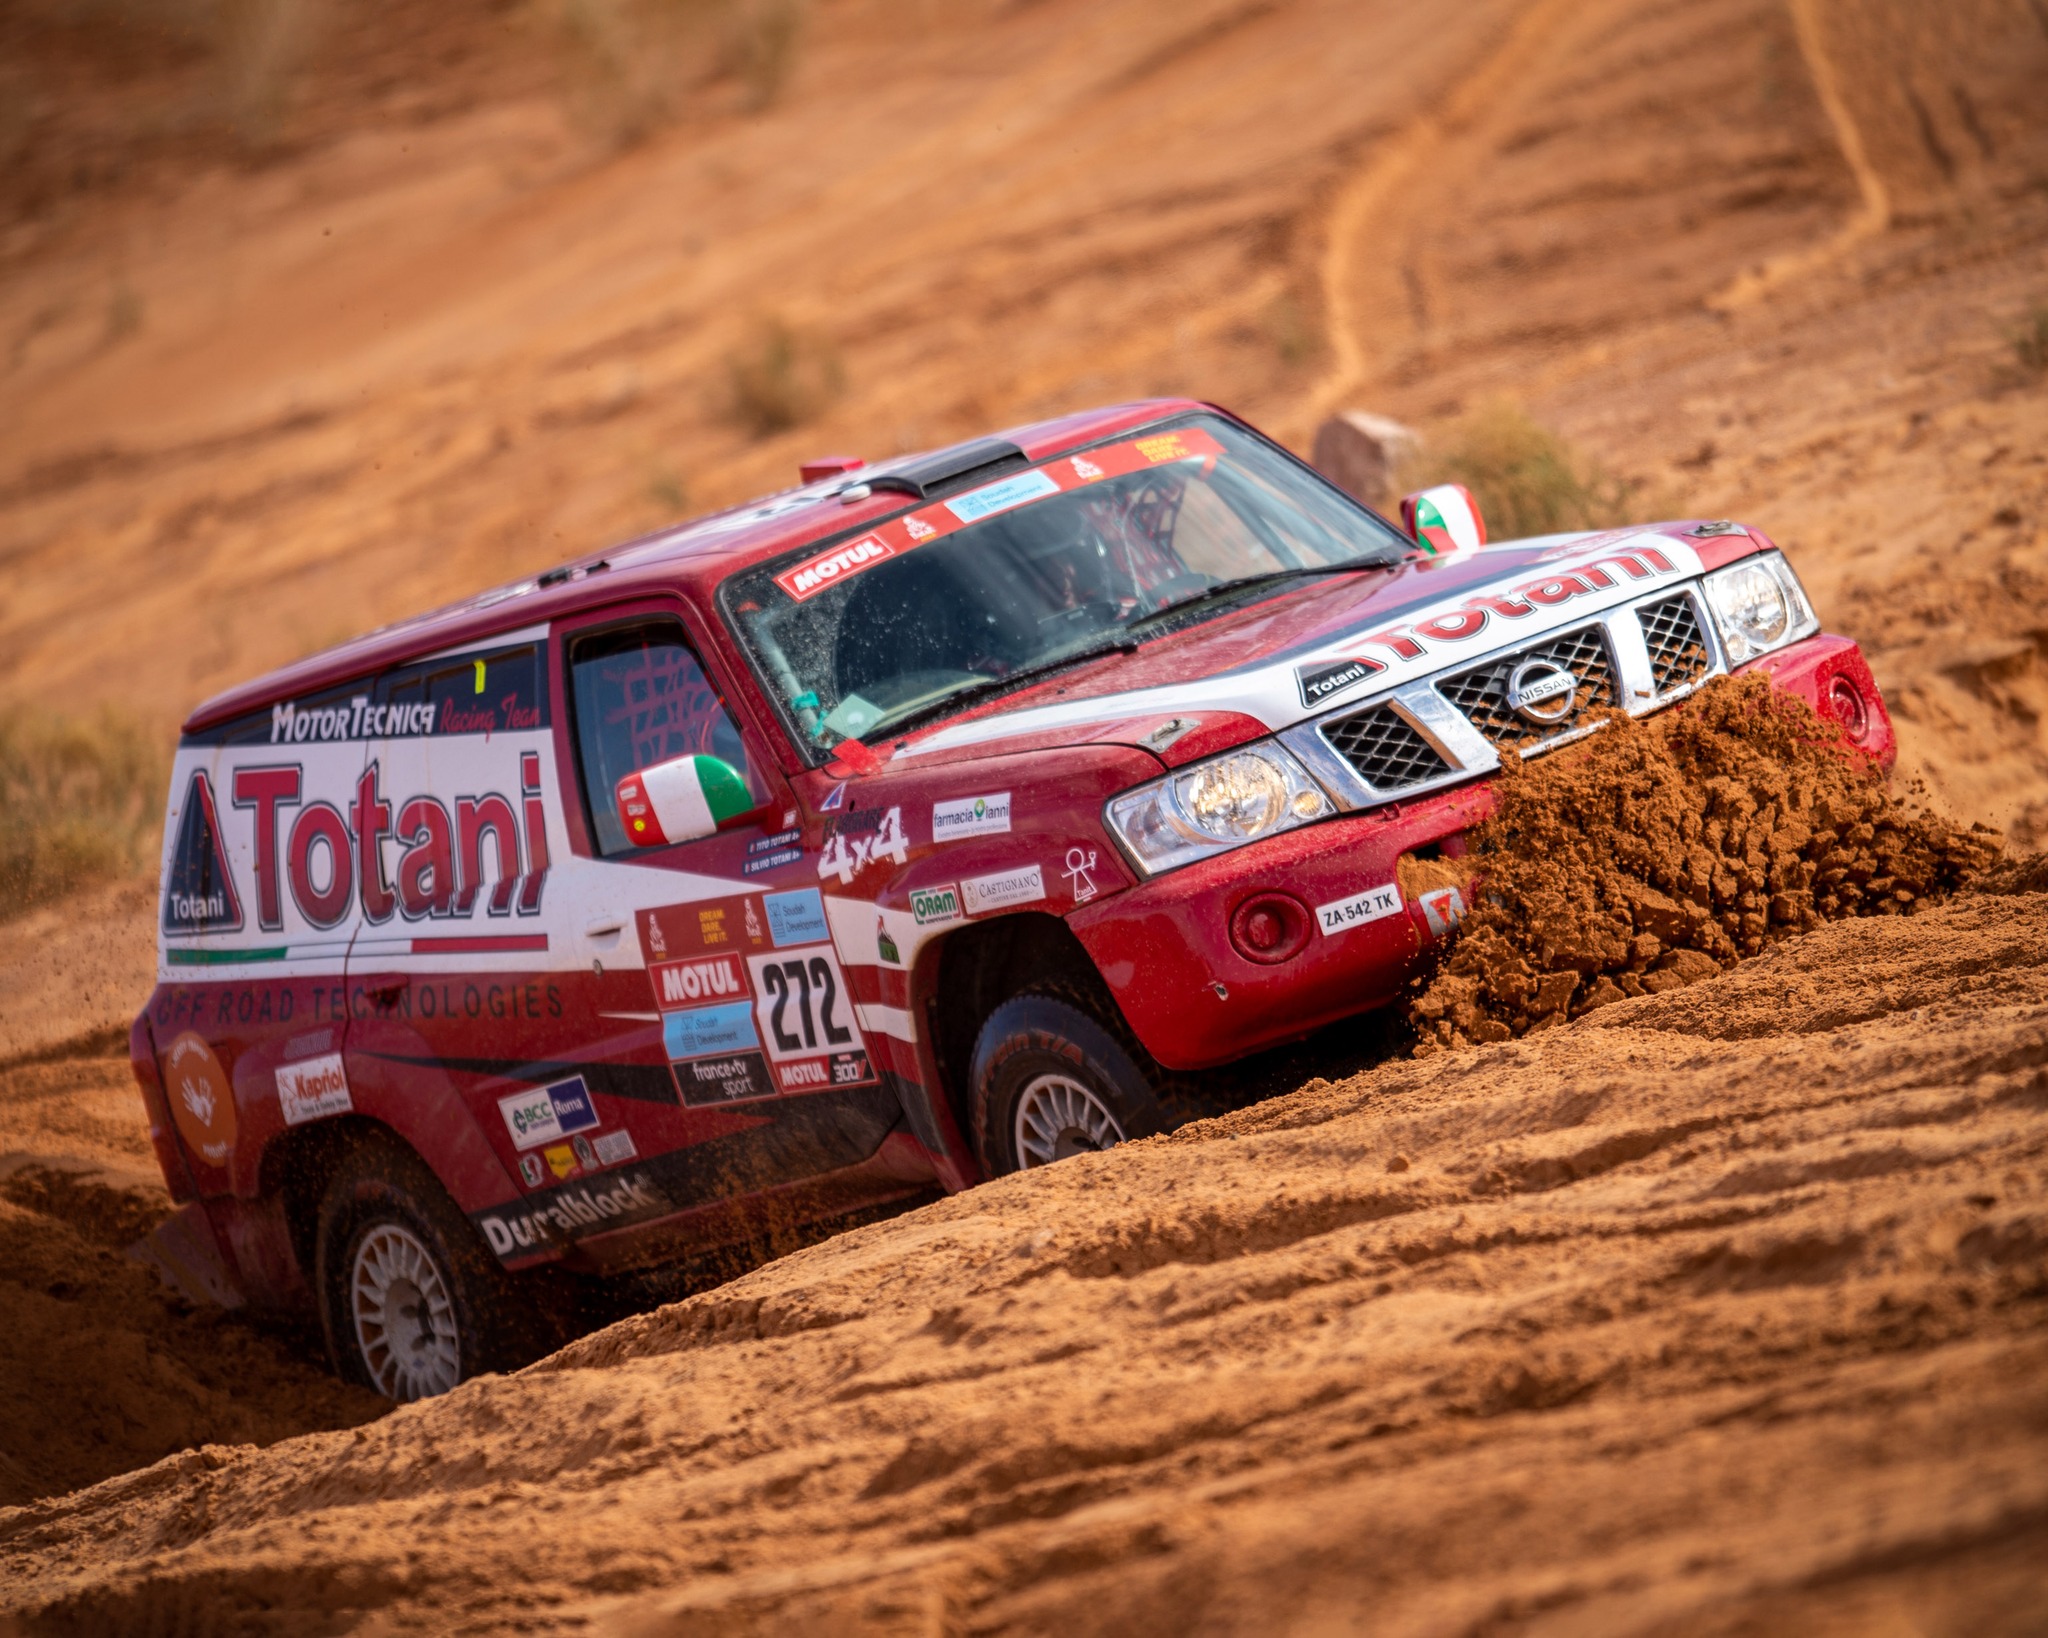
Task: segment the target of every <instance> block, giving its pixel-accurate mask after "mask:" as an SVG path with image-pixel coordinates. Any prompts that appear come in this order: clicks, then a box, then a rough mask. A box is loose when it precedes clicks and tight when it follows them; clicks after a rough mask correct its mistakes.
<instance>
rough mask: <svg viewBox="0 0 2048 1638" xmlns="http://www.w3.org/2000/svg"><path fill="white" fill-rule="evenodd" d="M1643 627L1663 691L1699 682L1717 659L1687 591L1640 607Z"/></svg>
mask: <svg viewBox="0 0 2048 1638" xmlns="http://www.w3.org/2000/svg"><path fill="white" fill-rule="evenodd" d="M1636 619H1637V621H1638V622H1639V623H1640V624H1641V625H1642V628H1643V641H1644V643H1646V644H1647V645H1648V646H1649V650H1650V676H1651V678H1652V680H1653V681H1654V683H1655V685H1656V691H1657V692H1658V693H1659V694H1668V693H1670V692H1671V691H1672V689H1674V688H1684V687H1685V686H1686V685H1687V684H1689V683H1696V682H1698V681H1699V680H1700V678H1702V677H1704V676H1705V675H1706V674H1707V668H1708V667H1709V666H1710V665H1711V664H1712V663H1713V660H1712V658H1711V656H1709V655H1708V653H1707V640H1706V638H1705V637H1703V636H1701V635H1700V623H1699V619H1698V617H1697V616H1696V615H1695V614H1694V613H1693V608H1692V599H1691V598H1690V597H1688V596H1687V595H1686V594H1685V593H1684V592H1680V593H1679V594H1678V595H1677V596H1676V597H1667V598H1665V599H1664V601H1663V602H1661V603H1651V604H1650V605H1648V606H1647V607H1645V608H1640V609H1637V610H1636Z"/></svg>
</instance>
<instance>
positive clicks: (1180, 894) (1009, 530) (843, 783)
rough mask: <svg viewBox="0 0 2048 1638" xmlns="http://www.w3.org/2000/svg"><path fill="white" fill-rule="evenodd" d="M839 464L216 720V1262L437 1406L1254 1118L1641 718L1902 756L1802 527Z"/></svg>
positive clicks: (1225, 438) (189, 869)
mask: <svg viewBox="0 0 2048 1638" xmlns="http://www.w3.org/2000/svg"><path fill="white" fill-rule="evenodd" d="M805 477H806V479H807V480H809V481H807V482H806V483H805V485H804V486H803V487H802V488H799V489H795V490H791V491H789V492H787V493H785V494H781V495H777V496H775V497H773V498H771V499H768V500H766V501H762V502H759V503H756V504H753V505H749V506H745V507H740V508H738V509H735V510H733V511H729V512H725V513H721V514H719V515H717V516H715V517H711V518H707V519H704V520H701V521H699V522H696V523H691V524H688V525H685V526H683V527H680V528H676V529H672V530H668V531H666V532H664V533H661V534H659V535H655V536H652V537H649V538H647V539H644V540H641V541H637V542H634V543H632V544H630V545H627V546H623V547H618V548H614V549H612V550H610V551H608V552H605V553H604V554H603V555H601V556H593V557H590V558H585V559H582V560H580V561H577V562H574V563H570V564H567V565H565V566H563V567H561V568H558V569H555V570H552V571H550V572H548V573H546V574H543V575H541V576H539V577H538V578H537V579H532V580H524V581H520V582H519V583H517V584H514V585H510V586H504V587H501V588H499V589H497V590H495V591H491V592H487V593H485V594H483V595H482V596H480V597H476V598H473V599H471V600H470V601H468V602H466V603H462V604H459V605H457V606H455V607H452V608H448V609H444V610H442V611H440V612H439V613H436V614H432V615H428V616H425V617H422V618H420V619H417V620H413V621H409V622H406V623H404V624H401V625H397V626H392V627H388V628H386V629H384V630H382V631H378V632H373V633H372V634H370V635H369V636H367V637H363V638H360V639H358V640H356V641H354V642H352V643H349V644H346V645H344V646H343V647H341V648H338V649H335V650H333V651H331V652H329V653H326V654H323V655H320V656H318V657H317V658H314V659H311V660H308V661H305V662H303V663H301V664H298V665H295V666H291V667H287V668H286V669H284V670H282V671H278V672H275V673H273V674H272V675H270V676H267V677H264V678H262V679H260V680H258V681H256V682H253V683H250V684H248V685H247V686H245V687H242V688H237V689H235V690H233V691H231V692H229V693H226V694H223V695H221V696H220V697H218V698H216V699H214V700H211V701H209V702H208V703H207V704H205V705H203V706H202V707H200V708H199V709H198V710H197V711H195V712H194V713H193V715H192V717H191V719H190V720H189V721H188V722H187V724H186V725H185V731H184V736H183V739H182V741H181V744H180V748H179V752H178V757H177V763H176V771H175V775H174V778H173V783H172V791H171V800H170V812H169V819H168V823H167V826H166V830H165V846H164V862H163V904H162V924H161V926H162V938H161V955H160V968H159V973H158V984H157V988H156V991H155V993H154V994H153V995H152V996H151V997H150V1000H149V1003H148V1005H147V1007H146V1008H145V1009H144V1010H143V1012H142V1014H141V1016H140V1017H139V1018H137V1020H136V1022H135V1026H134V1030H133V1034H132V1036H131V1051H132V1055H133V1060H134V1066H135V1071H136V1074H137V1076H138V1078H139V1079H140V1081H141V1084H142V1089H143V1093H144V1096H145V1098H146V1100H147V1102H148V1105H149V1109H150V1114H151V1119H152V1129H153V1132H154V1135H155V1139H156V1145H157V1150H158V1155H159V1158H160V1159H161V1162H162V1165H163V1169H164V1175H165V1177H166V1178H167V1179H168V1180H169V1183H170V1186H171V1189H172V1192H173V1194H174V1195H175V1196H176V1197H177V1198H178V1199H179V1200H180V1201H182V1202H189V1203H190V1204H189V1205H188V1206H187V1207H186V1210H185V1213H184V1216H183V1219H182V1227H181V1232H182V1233H183V1234H184V1236H185V1243H186V1245H187V1246H188V1248H189V1247H190V1246H191V1245H193V1244H203V1245H204V1247H205V1248H206V1251H207V1253H208V1255H211V1256H217V1258H218V1262H219V1266H220V1275H221V1277H224V1278H225V1279H226V1280H227V1281H228V1282H229V1283H230V1284H231V1286H232V1287H233V1288H234V1290H235V1291H237V1292H238V1293H239V1294H240V1295H241V1296H242V1297H244V1298H245V1299H247V1300H249V1301H251V1302H254V1303H257V1304H260V1305H269V1306H292V1305H299V1306H313V1307H316V1308H317V1309H318V1310H319V1312H320V1313H321V1315H322V1317H323V1319H324V1322H325V1325H326V1330H327V1335H328V1338H329V1342H330V1346H331V1348H332V1351H333V1354H334V1357H335V1359H336V1361H337V1363H338V1365H339V1366H340V1367H341V1368H342V1369H343V1370H344V1371H346V1372H347V1373H348V1374H351V1375H353V1376H355V1377H357V1378H358V1379H360V1380H362V1381H365V1382H368V1383H370V1384H372V1385H374V1386H375V1387H377V1388H379V1389H381V1390H382V1391H384V1392H385V1393H387V1394H389V1395H392V1396H394V1397H397V1398H412V1397H416V1396H419V1395H422V1394H428V1393H434V1392H438V1391H440V1390H443V1389H446V1388H448V1387H451V1386H452V1385H453V1384H454V1383H455V1382H457V1381H458V1380H460V1379H461V1378H462V1377H464V1376H466V1375H469V1374H471V1373H473V1372H475V1371H477V1370H480V1369H485V1368H490V1367H492V1366H495V1365H498V1364H502V1363H505V1362H507V1361H509V1360H512V1359H515V1358H516V1357H517V1356H518V1353H519V1351H520V1349H521V1348H522V1347H524V1346H530V1345H531V1334H530V1327H529V1326H528V1325H527V1324H526V1316H527V1315H528V1313H529V1312H530V1311H531V1310H532V1309H533V1308H534V1307H535V1306H536V1305H537V1304H538V1302H539V1300H540V1298H541V1296H542V1294H543V1289H542V1288H543V1285H544V1284H545V1282H546V1281H549V1280H552V1281H554V1282H556V1283H557V1284H560V1283H563V1281H564V1279H565V1274H566V1273H573V1272H581V1273H584V1274H589V1275H616V1274H620V1273H624V1272H628V1271H633V1270H645V1269H648V1268H650V1267H656V1266H660V1265H662V1264H665V1263H672V1262H673V1261H674V1260H675V1259H676V1258H677V1257H678V1256H680V1255H682V1254H685V1253H688V1252H691V1251H694V1250H699V1249H702V1248H704V1247H707V1246H715V1245H718V1244H721V1243H731V1242H737V1241H744V1240H749V1239H753V1238H757V1237H759V1236H760V1235H762V1234H763V1233H764V1232H765V1231H767V1230H768V1229H770V1228H773V1227H776V1226H787V1225H792V1224H799V1223H803V1222H806V1221H813V1220H818V1219H822V1218H827V1217H832V1216H836V1215H839V1214H843V1213H845V1212H848V1211H850V1210H855V1209H859V1208H863V1207H868V1206H873V1205H876V1204H879V1203H884V1202H887V1201H890V1200H893V1199H900V1198H903V1197H905V1196H908V1195H911V1194H914V1193H916V1192H919V1191H927V1190H930V1189H931V1188H933V1187H934V1186H938V1187H942V1188H945V1189H949V1190H952V1189H961V1188H965V1187H967V1186H968V1185H970V1184H972V1183H973V1182H975V1181H976V1180H977V1179H979V1178H982V1177H986V1176H989V1175H991V1174H995V1173H1001V1172H1007V1171H1011V1170H1014V1169H1016V1168H1019V1167H1029V1166H1035V1165H1042V1164H1045V1163H1047V1162H1049V1161H1053V1160H1056V1159H1058V1158H1060V1157H1062V1156H1064V1155H1067V1154H1070V1153H1073V1152H1075V1151H1077V1150H1085V1149H1097V1148H1101V1147H1104V1146H1106V1145H1109V1144H1113V1143H1115V1142H1117V1141H1118V1140H1119V1139H1122V1138H1129V1137H1135V1136H1137V1135H1139V1134H1142V1133H1147V1132H1154V1131H1158V1130H1161V1129H1162V1128H1165V1127H1167V1126H1169V1125H1171V1124H1173V1123H1175V1122H1176V1121H1177V1120H1180V1119H1183V1118H1186V1117H1187V1116H1188V1115H1190V1114H1192V1113H1196V1112H1199V1111H1200V1110H1201V1109H1202V1108H1203V1107H1204V1105H1203V1104H1202V1102H1201V1097H1202V1094H1201V1092H1200V1090H1199V1083H1197V1082H1193V1081H1191V1080H1189V1079H1188V1077H1187V1076H1186V1075H1185V1074H1184V1073H1182V1072H1186V1071H1192V1070H1199V1069H1202V1068H1204V1067H1207V1066H1212V1065H1218V1064H1222V1063H1225V1062H1227V1061H1230V1060H1234V1059H1239V1058H1242V1057H1244V1056H1245V1055H1247V1054H1250V1053H1254V1052H1257V1051H1259V1050H1260V1049H1262V1048H1266V1047H1270V1046H1273V1045H1275V1044H1277V1043H1281V1042H1285V1041H1289V1040H1293V1039H1298V1038H1299V1037H1301V1036H1303V1035H1305V1034H1307V1033H1308V1032H1310V1031H1312V1030H1315V1029H1316V1028H1318V1027H1319V1026H1321V1025H1324V1024H1327V1023H1329V1022H1331V1021H1333V1020H1336V1019H1338V1018H1341V1017H1343V1016H1346V1015H1349V1014H1353V1013H1357V1012H1360V1011H1362V1010H1364V1009H1366V1008H1370V1007H1375V1006H1378V1005H1381V1004H1382V1003H1384V1002H1386V1001H1388V1000H1389V999H1390V998H1392V997H1393V996H1394V995H1395V994H1396V993H1397V992H1398V991H1399V990H1400V988H1401V986H1402V984H1403V982H1404V981H1405V980H1406V979H1407V978H1408V977H1409V976H1410V975H1411V974H1412V973H1413V972H1414V971H1415V970H1416V964H1417V961H1418V959H1419V958H1420V957H1421V956H1422V955H1423V954H1424V953H1425V951H1426V949H1427V947H1428V945H1429V944H1430V942H1431V940H1432V939H1433V938H1435V937H1437V936H1440V935H1441V934H1442V933H1443V932H1444V931H1447V930H1448V928H1449V926H1450V925H1451V923H1452V922H1453V921H1455V919H1456V916H1457V914H1458V911H1459V909H1460V907H1459V906H1458V905H1457V904H1456V902H1455V894H1454V893H1452V892H1450V891H1448V890H1447V891H1446V892H1444V893H1441V894H1437V895H1430V896H1427V897H1426V901H1418V902H1410V901H1409V900H1408V899H1407V898H1406V897H1404V894H1403V891H1402V888H1401V885H1400V879H1399V876H1398V873H1397V870H1396V864H1397V861H1398V860H1399V859H1400V858H1401V856H1402V855H1403V854H1410V853H1417V852H1421V853H1423V854H1425V855H1427V854H1429V853H1431V852H1432V851H1441V852H1450V853H1456V852H1457V851H1458V849H1459V847H1460V845H1461V843H1460V838H1461V835H1462V833H1463V832H1464V831H1465V829H1466V828H1467V827H1468V826H1470V825H1471V824H1473V823H1474V822H1475V821H1476V820H1477V819H1478V818H1480V817H1481V816H1483V815H1484V813H1485V812H1486V811H1487V804H1488V780H1487V776H1488V775H1489V774H1490V773H1491V772H1493V771H1494V770H1495V769H1496V768H1497V767H1498V766H1499V765H1500V759H1501V758H1502V757H1504V756H1529V755H1533V754H1535V753H1537V752H1539V751H1542V750H1545V749H1547V748H1549V747H1551V746H1554V745H1557V744H1559V743H1561V742H1562V741H1564V740H1566V739H1569V738H1571V737H1573V736H1574V735H1575V734H1578V733H1581V732H1584V731H1587V730H1588V727H1589V725H1590V723H1591V721H1592V719H1593V718H1595V717H1596V716H1597V715H1598V714H1600V713H1604V712H1606V711H1608V710H1610V709H1612V708H1620V709H1622V710H1626V711H1630V712H1647V711H1653V710H1656V709H1658V708H1660V707H1662V706H1665V705H1668V704H1670V703H1671V702H1672V701H1674V700H1676V699H1679V698H1681V697H1682V696H1684V695H1685V694H1686V693H1688V692H1689V691H1690V690H1692V689H1694V688H1696V687H1698V686H1699V685H1700V684H1701V683H1702V682H1703V681H1705V680H1706V679H1707V678H1709V677H1711V676H1714V675H1716V674H1718V673H1721V672H1724V671H1728V670H1732V669H1739V668H1745V667H1754V668H1759V669H1762V670H1764V671H1767V672H1768V673H1770V674H1771V675H1772V677H1773V678H1774V680H1775V681H1776V683H1777V684H1778V685H1779V686H1781V687H1783V688H1786V689H1789V690H1792V691H1794V692H1796V693H1798V694H1800V695H1802V696H1804V697H1805V698H1806V699H1808V700H1810V701H1811V702H1813V703H1814V704H1815V705H1816V706H1817V707H1818V708H1820V709H1821V710H1823V711H1827V712H1830V713H1832V714H1833V715H1834V716H1836V717H1837V718H1838V719H1839V720H1840V721H1841V722H1842V724H1843V726H1844V729H1845V732H1846V733H1847V734H1848V735H1849V737H1850V738H1851V739H1852V740H1854V741H1855V742H1857V743H1858V744H1859V745H1861V746H1862V747H1863V748H1864V749H1865V750H1866V751H1867V752H1868V753H1870V754H1871V755H1872V756H1873V757H1874V758H1876V759H1877V760H1879V761H1884V760H1887V759H1888V758H1889V757H1890V755H1891V751H1892V740H1891V728H1890V723H1889V720H1888V719H1887V717H1886V715H1885V711H1884V707H1883V705H1882V703H1881V702H1880V700H1879V698H1878V694H1877V691H1876V689H1875V688H1874V687H1873V685H1872V683H1871V679H1870V673H1869V671H1868V669H1867V668H1866V666H1865V665H1864V663H1863V660H1862V658H1861V656H1860V655H1859V653H1858V652H1857V649H1856V647H1855V645H1854V644H1853V643H1851V642H1849V641H1847V640H1845V639H1843V638H1839V637H1831V636H1824V635H1821V634H1820V633H1819V631H1818V627H1817V622H1816V620H1815V618H1814V616H1813V613H1812V611H1811V609H1810V608H1809V606H1808V604H1807V600H1806V597H1805V595H1804V594H1803V593H1802V591H1801V589H1800V586H1799V582H1798V580H1797V578H1796V577H1795V576H1794V575H1793V573H1792V570H1791V568H1790V567H1789V566H1788V565H1787V564H1786V562H1785V560H1784V558H1783V557H1782V556H1781V555H1780V554H1779V553H1778V551H1777V550H1776V548H1775V547H1773V545H1772V544H1771V542H1770V541H1769V540H1768V539H1766V538H1765V537H1764V536H1763V535H1761V534H1759V533H1758V532H1756V531H1755V530H1753V529H1746V528H1739V527H1736V526H1734V525H1731V524H1725V523H1692V524H1667V525H1660V526H1657V527H1653V528H1640V529H1630V530H1620V531H1615V532H1611V533H1606V534H1598V535H1575V536H1557V537H1551V538H1546V539H1539V540H1523V541H1509V542H1503V543H1498V544H1493V545H1488V544H1486V543H1485V541H1484V537H1483V531H1482V528H1481V526H1480V524H1479V520H1478V518H1477V515H1476V512H1475V511H1474V510H1473V509H1471V508H1470V506H1469V504H1467V502H1468V499H1469V498H1468V497H1466V496H1464V495H1463V492H1462V491H1456V490H1450V489H1445V490H1437V491H1430V492H1429V493H1428V494H1426V495H1425V496H1422V497H1418V498H1415V499H1414V500H1412V501H1411V503H1409V505H1408V506H1407V508H1406V515H1407V518H1408V522H1409V527H1410V529H1411V530H1412V531H1414V532H1413V533H1412V534H1411V533H1404V532H1402V531H1401V530H1397V529H1396V528H1394V527H1393V526H1392V525H1391V524H1389V523H1387V522H1386V521H1384V520H1383V519H1381V518H1380V517H1378V516H1377V515H1375V514H1374V513H1372V512H1370V511H1368V510H1366V509H1365V508H1364V507H1362V506H1360V505H1358V504H1357V503H1356V502H1355V501H1353V500H1351V499H1350V498H1349V497H1348V496H1346V495H1345V494H1344V493H1342V492H1341V491H1339V490H1338V489H1336V488H1334V487H1333V486H1332V485H1330V484H1329V483H1328V482H1326V481H1325V480H1324V479H1322V478H1321V477H1319V476H1318V475H1317V474H1316V473H1315V472H1314V471H1313V470H1311V469H1310V468H1308V467H1307V466H1304V465H1303V464H1302V463H1301V462H1300V461H1298V460H1296V459H1295V458H1294V457H1292V456H1291V455H1289V454H1287V453H1286V452H1285V451H1283V450H1281V449H1280V448H1278V447H1277V446H1276V445H1274V444H1272V443H1270V442H1268V441H1267V440H1266V439H1264V438H1262V437H1261V436H1260V435H1259V434H1257V433H1256V432H1254V431H1252V430H1251V429H1250V428H1249V427H1247V426H1246V425H1244V424H1243V423H1242V422H1240V421H1237V420H1235V419H1233V418H1232V417H1230V416H1229V415H1227V414H1225V413H1223V412H1222V411H1220V410H1217V409H1214V408H1212V407H1209V406H1206V405H1201V404H1196V403H1191V402H1182V401H1170V402H1152V403H1143V404H1135V405H1128V406H1125V407H1122V408H1116V409H1108V410H1101V411H1097V412H1094V413H1091V414H1086V415H1076V416H1071V417H1068V418H1066V419H1063V420H1058V421H1050V422H1045V423H1042V424H1039V425H1036V426H1029V427H1024V428H1021V429H1018V430H1016V431H1013V432H1010V433H1008V434H1006V435H1005V436H1003V437H1000V438H989V439H984V440H981V441H979V442H975V443H970V444H964V445H960V446H958V447H955V448H951V449H946V450H941V451H939V452H938V453H936V454H931V455H923V456H918V457H915V458H907V459H899V460H892V461H887V462H884V463H881V464H879V465H876V466H864V465H862V464H861V463H859V462H856V461H851V460H845V461H827V462H821V463H819V464H818V466H816V467H813V468H807V469H806V471H805ZM549 1264H555V1265H560V1269H559V1271H558V1272H556V1273H554V1274H540V1277H539V1280H538V1281H537V1278H536V1276H537V1273H538V1272H539V1271H541V1270H542V1268H543V1265H549ZM522 1339H524V1340H522Z"/></svg>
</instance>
